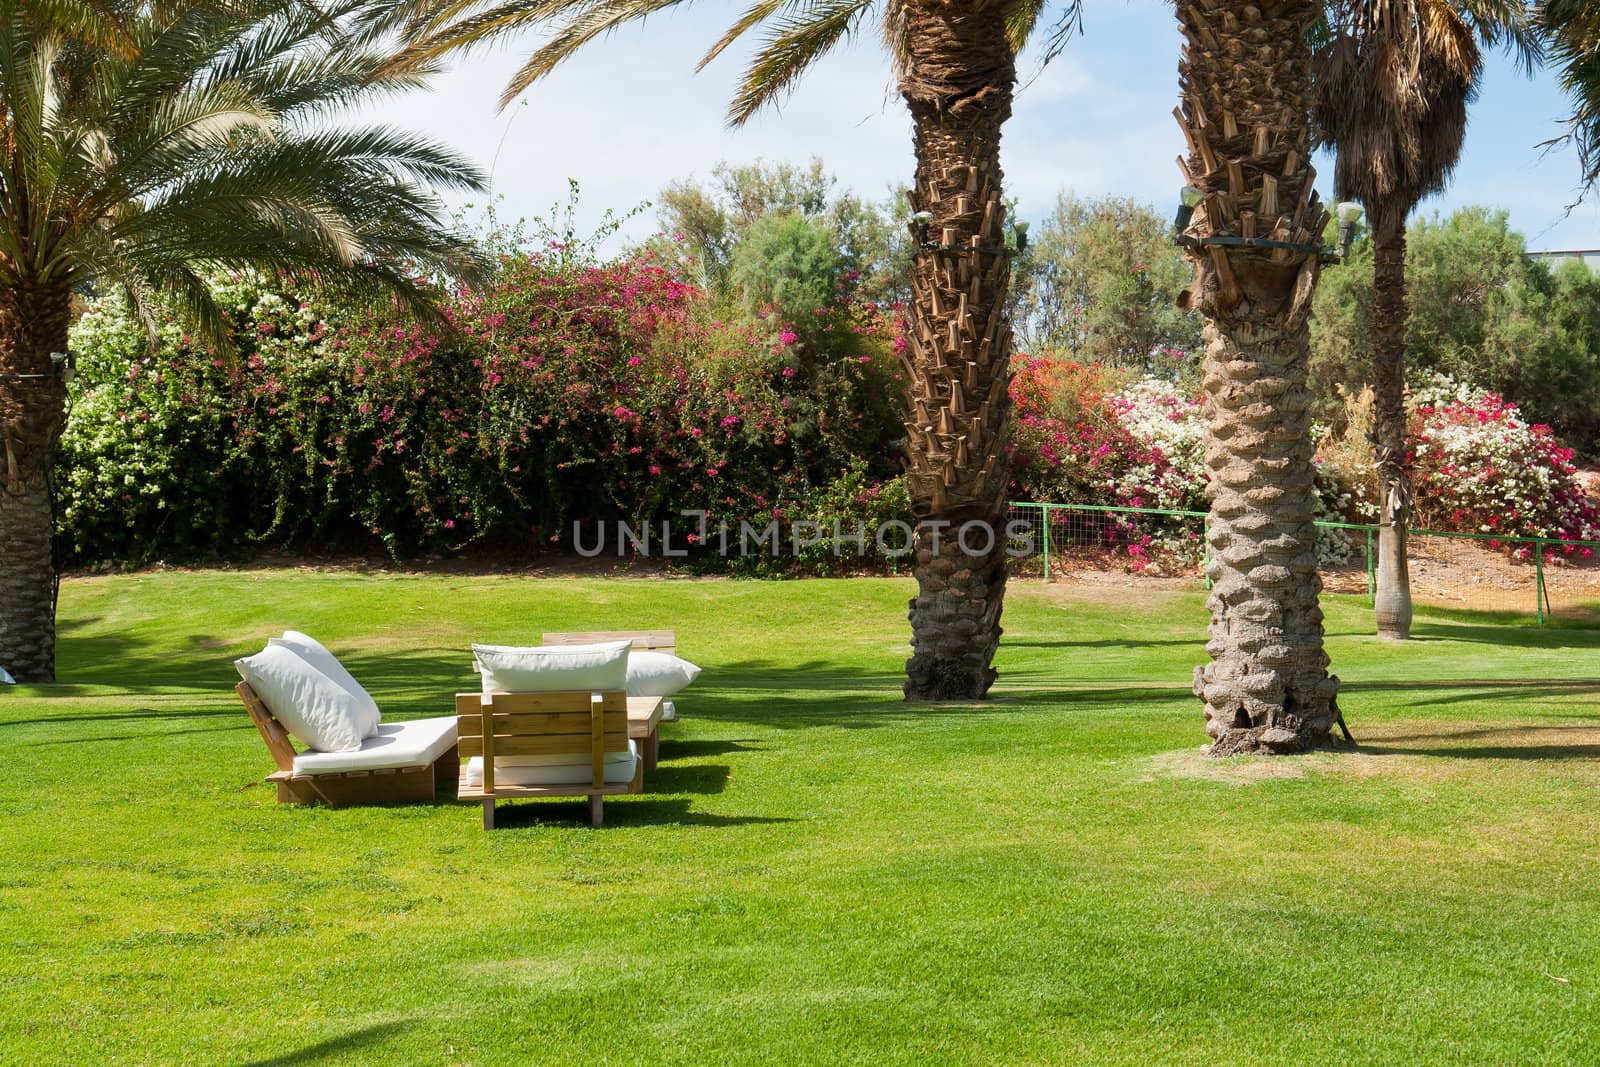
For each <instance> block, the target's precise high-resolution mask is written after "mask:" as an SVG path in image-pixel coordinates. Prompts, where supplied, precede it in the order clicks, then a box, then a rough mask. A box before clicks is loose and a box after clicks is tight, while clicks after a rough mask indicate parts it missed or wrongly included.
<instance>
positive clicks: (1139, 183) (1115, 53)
mask: <svg viewBox="0 0 1600 1067" xmlns="http://www.w3.org/2000/svg"><path fill="white" fill-rule="evenodd" d="M735 12H736V8H735V6H734V5H731V4H708V3H702V4H700V5H696V6H693V7H691V8H689V9H688V10H685V11H680V12H675V13H671V14H668V15H666V16H665V17H662V18H658V19H653V20H651V21H650V22H649V23H647V24H645V25H643V26H639V27H634V28H631V29H628V30H626V31H624V32H622V33H619V34H617V35H615V36H613V37H611V38H609V39H606V40H603V41H599V42H597V43H595V44H594V45H592V46H591V47H590V50H589V51H588V52H587V53H586V54H583V55H581V56H580V57H579V58H578V59H577V60H575V61H574V62H573V63H572V64H570V65H569V66H568V67H567V68H565V69H564V70H562V71H560V72H558V73H557V74H556V75H554V76H553V77H551V78H550V79H548V80H546V81H545V82H543V83H541V84H539V85H537V86H535V87H534V88H533V89H532V90H531V91H530V92H528V93H526V94H524V96H523V98H522V99H521V100H520V101H519V102H518V103H516V104H514V105H512V107H510V108H508V109H507V110H506V111H505V112H497V111H496V109H495V101H496V99H497V98H498V97H499V93H500V90H501V88H502V86H504V84H505V82H506V79H507V77H508V75H509V74H510V72H511V71H512V70H514V69H515V67H516V66H517V64H518V61H519V57H521V56H522V55H523V54H525V52H526V51H527V49H528V47H529V45H530V44H531V42H529V41H519V42H514V43H511V44H510V45H508V46H504V47H501V48H498V49H496V50H492V51H488V50H486V51H482V52H478V53H473V54H471V55H470V56H468V57H467V58H466V59H465V60H461V61H458V62H457V63H456V64H455V65H454V68H453V69H452V70H451V71H450V72H449V73H448V74H446V75H445V76H443V77H441V78H440V79H439V80H438V81H437V82H436V84H435V91H434V92H432V93H429V94H417V95H412V96H408V97H406V98H404V99H401V100H397V101H394V102H391V103H388V104H385V105H384V106H382V107H380V108H377V109H375V111H374V114H375V116H376V117H379V118H381V119H382V120H384V121H387V122H393V123H395V124H397V125H401V126H404V127H408V128H411V129H415V130H419V131H424V132H427V133H429V134H430V135H432V136H434V137H436V138H438V139H440V140H443V141H445V142H447V143H449V144H451V145H453V146H454V147H455V148H457V149H458V150H460V151H462V152H464V153H466V154H467V155H468V156H470V157H472V158H474V159H477V160H478V161H480V163H482V165H483V166H485V167H488V166H489V165H490V164H491V162H492V163H493V167H494V171H493V178H494V186H495V192H496V193H497V194H498V195H499V196H500V197H501V198H502V206H501V214H502V217H509V218H516V217H519V216H534V215H542V214H546V213H547V212H548V211H549V208H550V207H551V205H552V204H554V203H555V202H556V201H558V200H563V199H564V198H565V195H566V185H567V179H568V178H574V179H576V180H577V181H578V182H579V183H580V185H581V186H582V190H583V208H582V215H583V218H584V219H585V220H586V221H587V223H589V224H592V223H594V222H596V221H598V219H599V216H600V214H601V212H602V211H603V210H604V209H605V208H608V207H609V208H614V209H619V210H621V209H626V208H628V207H631V206H633V205H635V204H638V203H639V202H641V201H644V200H648V199H651V198H652V197H653V196H654V195H655V194H656V192H657V191H658V190H659V189H660V188H661V187H662V186H663V185H665V184H666V183H667V182H668V181H670V180H673V179H675V178H681V177H685V176H688V175H700V176H705V175H707V174H709V172H710V171H711V169H712V167H714V166H715V165H716V163H717V162H718V161H719V160H728V161H730V162H734V163H745V162H749V161H752V160H754V159H757V158H762V159H767V160H794V161H804V160H807V159H809V158H810V157H812V156H820V157H821V158H822V159H823V161H824V162H825V163H826V164H827V166H828V168H829V169H830V170H831V171H832V172H833V173H834V174H836V175H837V176H838V178H839V180H840V183H841V185H844V186H847V187H849V188H851V189H854V190H855V191H856V192H857V193H860V194H863V195H867V196H872V197H877V196H878V195H880V194H881V193H883V192H884V191H885V190H887V189H888V188H890V187H891V186H893V185H895V184H897V183H900V182H903V181H905V180H906V179H907V178H908V177H909V175H910V172H911V166H912V156H911V135H910V122H909V120H908V119H907V118H906V116H905V111H904V108H903V107H902V105H901V103H900V101H899V99H898V98H897V97H895V96H894V95H893V94H892V92H891V90H890V86H889V80H888V65H887V62H886V60H885V58H884V56H883V54H882V52H881V51H880V49H879V47H878V45H877V41H876V38H875V37H874V36H873V35H871V34H864V35H863V36H862V37H861V39H860V40H859V41H857V42H855V43H854V44H853V45H852V46H851V47H849V48H847V49H845V50H842V51H841V52H839V53H837V54H835V55H833V56H831V57H829V58H828V59H827V60H825V61H824V62H823V63H822V64H820V65H819V66H818V67H817V68H815V69H814V70H813V71H812V73H811V75H810V76H809V78H808V79H807V80H806V82H805V83H804V84H803V85H802V86H801V88H800V89H799V91H798V92H796V93H795V94H794V95H793V96H792V97H791V98H790V99H789V100H788V102H787V103H786V104H785V105H784V107H783V108H782V109H781V111H777V112H772V113H769V114H766V115H763V116H761V117H760V118H759V119H757V120H756V121H754V122H753V123H751V124H750V125H749V126H747V127H746V128H744V129H742V130H737V131H733V130H728V129H727V128H726V127H725V125H724V124H723V120H722V115H723V111H724V108H725V106H726V103H727V101H728V100H729V98H730V97H731V96H732V92H733V87H734V85H735V82H736V81H737V78H738V74H739V72H740V69H741V67H742V63H743V59H744V58H745V56H746V55H747V54H748V53H747V52H745V53H736V52H734V51H730V52H729V53H727V54H725V55H724V56H722V57H721V58H720V59H719V60H718V61H717V62H716V63H715V64H713V65H712V66H711V67H710V68H709V69H707V70H706V71H705V72H703V73H701V74H699V75H695V74H694V73H693V69H694V63H695V61H696V60H697V59H698V58H699V56H700V55H701V53H702V52H703V51H704V50H705V48H706V46H707V45H708V44H709V43H710V42H711V41H713V40H715V39H716V37H717V36H718V35H719V33H720V32H721V30H722V29H723V28H724V27H725V26H726V25H727V24H728V23H729V22H731V21H732V19H733V17H734V15H735ZM1084 23H1085V33H1084V35H1083V36H1081V37H1078V38H1076V39H1074V40H1073V41H1072V42H1071V43H1070V44H1069V46H1068V47H1067V50H1066V52H1065V53H1064V54H1063V55H1061V56H1060V57H1059V58H1058V59H1056V60H1055V61H1054V62H1053V63H1051V64H1050V65H1049V66H1048V67H1046V68H1044V70H1043V71H1039V70H1038V63H1037V58H1036V57H1034V56H1026V55H1025V56H1024V57H1022V60H1021V63H1020V68H1021V71H1022V73H1023V77H1024V80H1025V81H1026V82H1027V84H1026V87H1025V88H1024V89H1023V90H1022V92H1021V93H1020V94H1019V96H1018V98H1017V105H1016V109H1015V112H1014V117H1013V118H1012V120H1011V122H1010V123H1009V125H1008V126H1007V128H1006V135H1005V143H1004V147H1003V152H1004V154H1003V162H1004V166H1005V170H1006V179H1007V186H1008V188H1009V190H1010V191H1011V192H1012V193H1013V194H1014V195H1016V196H1017V197H1018V198H1019V206H1020V208H1021V211H1022V214H1023V215H1024V216H1025V217H1032V218H1038V217H1040V216H1041V215H1043V214H1044V213H1045V212H1047V211H1048V210H1049V208H1050V205H1051V204H1052V203H1053V201H1054V198H1055V196H1056V194H1057V192H1058V191H1061V190H1072V191H1075V192H1077V193H1079V194H1083V195H1091V196H1092V195H1102V194H1107V193H1115V194H1118V195H1128V196H1134V197H1137V198H1139V199H1141V200H1144V201H1147V202H1150V203H1154V204H1157V205H1159V206H1160V207H1161V208H1162V210H1163V211H1165V210H1166V208H1167V207H1168V206H1169V205H1171V204H1172V203H1173V202H1174V201H1175V199H1176V190H1177V188H1178V186H1179V185H1180V184H1181V182H1180V178H1179V176H1178V172H1177V167H1176V165H1175V164H1174V162H1173V160H1174V158H1175V157H1176V156H1177V155H1178V153H1179V152H1180V151H1181V150H1182V147H1183V140H1182V136H1181V134H1180V133H1179V131H1178V128H1177V124H1176V123H1175V122H1174V121H1173V119H1172V115H1171V111H1172V108H1173V105H1174V104H1175V103H1176V93H1177V89H1176V85H1177V55H1178V44H1179V41H1178V33H1177V30H1176V28H1175V23H1174V21H1173V18H1172V15H1171V9H1170V8H1169V7H1168V5H1166V4H1165V3H1161V2H1157V0H1126V2H1109V3H1106V2H1101V3H1091V4H1090V5H1088V10H1087V13H1086V17H1085V20H1084ZM1564 113H1565V105H1564V102H1563V100H1562V97H1561V94H1560V93H1559V91H1558V90H1557V89H1556V87H1555V85H1554V84H1553V79H1552V78H1551V77H1550V75H1548V74H1545V73H1539V74H1536V75H1535V77H1534V79H1533V80H1531V81H1530V80H1528V79H1526V78H1524V77H1523V76H1521V75H1520V74H1518V73H1517V72H1516V70H1515V68H1514V66H1513V64H1512V63H1511V62H1510V60H1509V59H1508V58H1506V57H1504V56H1499V55H1495V56H1492V57H1491V58H1490V62H1489V66H1488V71H1487V75H1486V78H1485V80H1484V87H1483V94H1482V97H1481V99H1480V100H1479V102H1478V104H1477V105H1476V107H1475V108H1474V110H1473V112H1472V117H1471V124H1470V127H1469V130H1468V133H1467V140H1466V148H1465V151H1464V153H1463V156H1462V161H1461V165H1460V167H1459V168H1458V169H1457V172H1456V177H1455V180H1454V183H1453V184H1452V186H1451V188H1450V189H1449V190H1448V191H1447V192H1446V193H1444V194H1443V195H1441V196H1439V197H1435V198H1433V199H1432V200H1430V201H1428V202H1426V203H1425V204H1424V205H1423V206H1422V208H1421V210H1423V211H1432V210H1435V209H1438V210H1442V211H1448V210H1450V209H1452V208H1454V207H1456V206H1459V205H1462V204H1469V203H1480V204H1489V205H1492V206H1495V207H1503V208H1505V209H1507V210H1509V211H1510V212H1511V221H1512V225H1513V226H1514V227H1516V228H1517V229H1520V230H1521V231H1523V232H1524V233H1525V234H1526V235H1527V237H1528V245H1529V247H1530V248H1532V249H1542V248H1600V203H1596V202H1595V201H1596V200H1597V199H1600V198H1591V200H1590V201H1589V202H1585V203H1584V204H1583V205H1582V206H1580V207H1578V208H1576V209H1575V210H1573V211H1572V212H1571V214H1570V215H1566V214H1564V209H1565V207H1566V205H1568V204H1570V203H1572V202H1573V201H1574V200H1575V199H1576V198H1577V192H1578V188H1577V185H1578V167H1577V161H1576V159H1575V157H1574V155H1573V153H1571V152H1570V151H1561V152H1555V153H1552V154H1549V155H1543V154H1541V151H1540V150H1539V148H1538V147H1537V145H1538V144H1539V142H1541V141H1544V140H1546V139H1548V138H1550V137H1552V136H1555V135H1556V134H1558V133H1559V132H1560V126H1559V119H1560V117H1561V116H1562V115H1563V114H1564ZM1321 169H1322V170H1323V173H1324V175H1326V177H1325V178H1324V179H1321V180H1319V185H1320V187H1321V188H1322V189H1323V191H1324V195H1327V194H1328V193H1329V192H1331V188H1330V187H1331V173H1332V167H1331V164H1328V162H1327V161H1324V166H1322V168H1321ZM654 229H655V224H654V213H653V212H647V213H646V214H645V215H644V216H643V217H641V218H640V219H638V220H635V221H634V222H633V223H632V224H630V228H629V230H628V231H627V233H628V234H629V235H631V236H644V235H646V234H648V233H651V232H654Z"/></svg>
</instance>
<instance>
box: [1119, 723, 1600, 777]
mask: <svg viewBox="0 0 1600 1067" xmlns="http://www.w3.org/2000/svg"><path fill="white" fill-rule="evenodd" d="M1357 737H1358V738H1359V739H1360V740H1359V742H1358V743H1357V745H1356V746H1355V747H1354V748H1344V749H1339V750H1336V751H1331V752H1314V753H1310V754H1308V755H1303V756H1230V757H1228V758H1227V759H1212V758H1211V757H1209V756H1207V755H1205V754H1204V753H1202V752H1201V751H1200V748H1199V746H1198V745H1197V746H1195V747H1194V748H1193V749H1186V750H1184V751H1181V752H1162V753H1158V754H1157V755H1154V756H1150V757H1148V758H1146V759H1145V760H1143V761H1142V763H1143V766H1142V767H1141V768H1140V774H1139V776H1138V778H1137V779H1136V780H1137V781H1140V782H1155V781H1160V780H1162V779H1167V778H1189V779H1198V780H1203V781H1213V782H1223V783H1226V784H1229V785H1252V784H1254V783H1256V782H1269V781H1281V780H1284V779H1297V778H1306V777H1309V776H1311V775H1316V774H1338V775H1342V776H1347V777H1355V778H1369V777H1376V776H1378V775H1388V774H1402V775H1406V776H1408V777H1417V776H1428V775H1440V774H1447V773H1450V771H1451V768H1452V766H1453V765H1456V764H1458V763H1459V769H1461V770H1465V769H1467V768H1468V767H1469V766H1470V765H1473V764H1476V763H1479V762H1480V761H1485V760H1487V761H1519V760H1520V761H1540V762H1545V763H1549V764H1551V765H1557V764H1559V765H1561V766H1564V767H1568V768H1571V767H1573V766H1576V765H1583V766H1586V767H1588V768H1591V769H1593V770H1595V771H1596V772H1600V726H1596V725H1589V724H1587V723H1577V724H1564V723H1546V724H1534V725H1530V724H1527V723H1483V722H1441V721H1439V720H1437V719H1426V720H1401V721H1393V722H1382V723H1373V724H1366V725H1364V726H1363V727H1362V729H1360V730H1359V731H1358V732H1357Z"/></svg>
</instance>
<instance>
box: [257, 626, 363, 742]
mask: <svg viewBox="0 0 1600 1067" xmlns="http://www.w3.org/2000/svg"><path fill="white" fill-rule="evenodd" d="M233 666H234V668H235V669H236V670H237V671H238V672H239V677H241V678H243V679H244V680H245V681H246V682H248V683H250V688H251V689H254V690H255V691H256V696H258V697H260V698H261V702H262V703H263V704H265V705H266V706H267V708H268V710H270V711H271V712H272V714H273V715H275V716H277V718H278V721H279V722H281V723H283V725H284V728H285V729H287V730H288V731H289V732H290V733H291V734H293V735H294V736H296V737H298V738H299V739H300V740H301V741H302V742H304V743H305V744H307V745H309V746H310V747H312V748H314V749H316V750H317V751H319V752H354V751H355V750H356V749H358V748H360V747H361V726H362V721H361V720H362V714H363V713H362V710H361V708H360V707H359V706H358V703H357V701H356V698H355V697H353V696H351V695H350V693H349V691H348V690H346V689H345V687H344V686H342V685H340V684H339V683H338V682H336V681H334V680H333V679H332V678H329V677H328V676H327V675H326V674H323V673H322V672H321V671H319V670H317V668H315V667H313V666H312V665H311V664H310V663H309V662H307V661H306V660H305V659H304V658H303V657H301V655H300V654H299V653H298V652H296V651H295V650H294V649H292V648H289V647H288V646H287V645H282V644H277V645H268V646H267V647H266V648H264V649H262V650H261V651H260V652H257V653H256V654H255V655H253V656H247V657H245V658H244V659H238V660H234V661H233Z"/></svg>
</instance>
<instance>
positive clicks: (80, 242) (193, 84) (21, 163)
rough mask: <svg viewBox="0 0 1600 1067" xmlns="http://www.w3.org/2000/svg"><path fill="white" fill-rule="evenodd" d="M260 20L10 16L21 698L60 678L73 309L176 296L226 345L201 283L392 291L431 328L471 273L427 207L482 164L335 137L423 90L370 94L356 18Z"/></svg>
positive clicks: (126, 6) (5, 571)
mask: <svg viewBox="0 0 1600 1067" xmlns="http://www.w3.org/2000/svg"><path fill="white" fill-rule="evenodd" d="M250 6H251V8H252V11H251V12H250V13H248V14H241V13H238V12H235V11H232V10H228V9H225V8H223V7H220V6H218V5H211V4H200V3H171V4H163V5H148V4H144V3H140V2H137V0H103V2H102V3H99V4H98V5H95V6H94V8H93V12H94V13H95V14H96V15H98V16H99V17H100V18H102V19H104V20H106V21H105V22H104V24H100V23H95V22H92V21H89V22H85V21H82V20H79V21H73V22H70V23H68V24H65V25H58V24H56V23H54V22H52V21H50V20H49V19H47V18H43V17H40V16H39V13H38V12H37V11H17V10H15V9H13V10H12V11H11V12H10V13H8V14H5V15H0V133H3V134H4V136H3V138H0V427H4V431H3V436H4V466H3V468H0V603H3V604H4V605H5V610H4V611H3V612H0V665H4V666H6V667H7V668H8V669H9V670H10V671H11V672H12V673H13V674H14V675H15V676H16V677H17V678H18V679H19V680H24V681H48V680H50V679H52V678H53V677H54V673H55V621H54V586H55V571H54V559H53V555H52V544H51V542H52V533H53V526H54V521H53V504H52V498H51V490H50V477H51V470H52V466H53V456H54V451H55V447H56V443H57V440H58V438H59V436H60V433H61V429H62V425H63V422H64V419H65V411H64V400H65V396H66V389H65V384H64V382H63V379H62V376H61V374H60V373H59V371H60V366H61V361H60V360H58V359H57V358H56V357H57V355H58V354H64V353H65V352H66V351H67V328H68V326H69V324H70V321H71V316H72V298H73V293H74V291H75V290H78V289H81V288H84V287H90V286H98V287H109V286H111V285H113V284H120V285H122V286H124V287H125V288H126V290H127V292H128V293H129V294H130V296H131V298H132V299H133V300H134V301H135V303H136V304H138V305H139V306H140V307H141V308H143V309H145V313H146V315H147V316H148V315H149V308H150V307H151V306H152V301H151V299H150V298H151V297H152V296H154V295H155V294H162V295H164V296H165V297H167V298H169V299H171V300H172V301H173V302H174V303H175V306H177V307H178V308H180V309H181V312H182V314H183V315H184V317H185V318H186V319H187V320H188V321H189V322H190V323H191V324H192V328H193V329H194V330H195V331H196V332H198V333H199V334H200V335H201V336H202V337H204V338H207V339H209V340H211V341H214V342H216V343H218V344H225V343H226V338H227V326H226V321H225V318H224V316H223V314H222V312H221V310H220V309H219V308H218V306H217V304H216V302H215V300H214V299H213V298H212V295H211V292H210V290H209V289H208V288H207V286H206V285H205V284H204V282H203V281H202V279H201V276H200V273H199V272H200V271H203V270H207V269H229V268H232V269H239V268H243V267H246V266H252V267H261V268H263V269H265V270H268V271H272V272H278V273H281V274H283V275H285V276H288V277H294V278H299V279H310V278H315V279H317V280H319V281H321V282H322V283H324V284H328V285H339V286H355V287H366V288H380V289H384V290H387V291H388V292H390V293H393V294H394V295H396V296H397V297H399V298H400V299H401V300H403V301H404V302H406V303H407V304H409V305H410V306H412V307H413V308H417V309H423V308H425V307H426V298H425V291H424V290H425V287H424V285H423V284H422V283H421V282H419V279H418V277H417V275H418V274H419V273H420V272H433V271H441V270H445V269H448V268H454V267H468V266H470V265H471V263H472V257H473V253H472V252H471V251H470V246H469V245H468V244H466V243H465V242H464V241H462V240H460V239H458V238H456V237H455V236H454V235H452V234H450V233H448V232H446V230H445V229H444V228H443V227H442V226H441V224H440V222H439V217H438V214H437V211H436V207H435V204H434V202H433V200H432V199H431V197H430V196H429V195H428V194H427V193H425V192H424V191H423V187H424V185H425V184H435V185H456V186H461V185H466V186H473V185H476V184H478V178H477V172H476V171H475V170H474V168H473V167H472V166H471V165H470V164H468V163H466V162H465V161H463V160H461V159H459V158H457V157H456V156H454V155H452V154H451V153H449V152H447V151H445V150H444V149H442V148H439V147H437V146H435V145H433V144H430V143H428V142H425V141H421V140H418V139H416V138H413V137H409V136H405V135H401V134H397V133H393V132H390V131H387V130H383V129H352V130H346V129H338V128H334V127H331V126H329V125H328V124H327V122H326V116H327V114H328V112H329V111H330V110H331V109H333V108H337V107H343V106H351V105H354V104H357V103H359V102H360V101H361V100H363V99H364V98H366V97H368V96H370V95H372V94H374V93H378V92H385V91H392V90H394V89H397V88H402V87H409V86H410V85H413V84H415V81H414V79H410V78H405V79H393V80H383V81H373V80H372V79H373V78H374V75H375V74H376V73H377V71H378V67H379V58H378V57H377V56H376V55H372V54H364V53H361V52H359V51H355V50H353V49H350V48H347V47H345V45H344V42H342V41H341V39H340V38H339V36H338V34H337V32H336V30H335V29H334V26H335V24H336V20H337V19H340V18H343V17H346V16H348V15H349V14H350V13H351V12H352V10H353V7H354V0H346V2H343V3H335V4H333V5H331V6H326V5H325V10H324V11H322V12H317V11H312V10H310V9H309V8H306V7H302V6H301V5H299V4H297V3H293V2H291V0H285V2H283V3H279V4H271V3H259V4H254V5H250ZM80 14H81V12H80ZM87 17H88V16H87V15H84V18H85V19H87ZM330 17H331V18H332V19H333V20H334V21H330ZM106 40H112V41H114V46H112V47H106V46H104V45H102V44H101V43H100V42H102V41H106ZM151 325H152V327H153V325H154V322H153V320H152V322H151Z"/></svg>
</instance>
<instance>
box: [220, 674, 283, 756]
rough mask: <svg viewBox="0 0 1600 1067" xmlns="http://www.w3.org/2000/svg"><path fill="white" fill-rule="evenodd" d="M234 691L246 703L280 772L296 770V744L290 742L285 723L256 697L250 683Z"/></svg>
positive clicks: (242, 684) (235, 688) (246, 709)
mask: <svg viewBox="0 0 1600 1067" xmlns="http://www.w3.org/2000/svg"><path fill="white" fill-rule="evenodd" d="M233 691H234V692H236V693H238V694H239V699H240V700H242V701H244V710H245V711H248V712H249V713H250V721H251V722H253V723H255V724H256V731H257V732H258V733H260V734H261V740H263V741H265V742H266V743H267V751H269V752H271V753H272V761H273V762H274V763H276V764H277V765H278V770H280V771H292V770H294V743H293V742H292V741H290V740H289V731H288V730H285V729H284V728H283V723H281V722H279V721H278V717H277V716H276V715H274V714H272V709H271V708H269V707H267V706H266V705H265V704H263V703H262V702H261V698H260V697H258V696H256V691H255V690H254V689H252V688H250V683H249V682H240V683H239V684H238V685H236V686H234V687H233Z"/></svg>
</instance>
